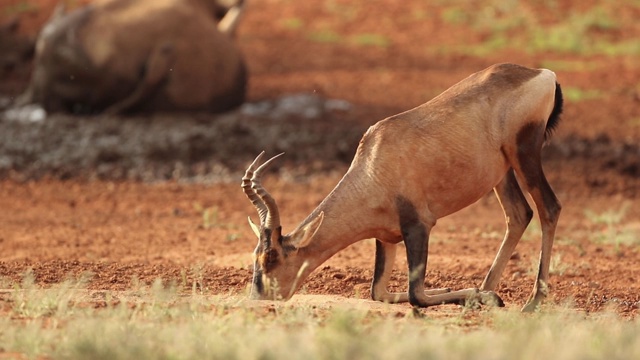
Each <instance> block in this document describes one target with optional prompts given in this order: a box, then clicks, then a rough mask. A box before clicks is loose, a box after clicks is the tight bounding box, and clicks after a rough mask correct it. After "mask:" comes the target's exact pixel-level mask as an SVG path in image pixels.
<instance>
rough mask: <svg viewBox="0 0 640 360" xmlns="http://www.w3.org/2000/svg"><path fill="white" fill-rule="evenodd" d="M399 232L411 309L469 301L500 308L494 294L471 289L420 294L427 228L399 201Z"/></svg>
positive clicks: (406, 203)
mask: <svg viewBox="0 0 640 360" xmlns="http://www.w3.org/2000/svg"><path fill="white" fill-rule="evenodd" d="M398 210H399V211H398V212H399V215H400V229H401V231H402V237H403V239H404V243H405V246H406V249H407V262H408V264H409V294H408V297H409V303H411V305H413V306H419V307H428V306H432V305H440V304H451V303H455V304H466V303H467V302H468V301H469V300H472V301H473V302H479V303H481V304H490V305H497V306H504V303H503V301H502V299H500V297H499V296H498V295H496V294H495V293H494V292H492V291H490V292H480V291H479V290H478V289H475V288H471V289H465V290H458V291H452V292H447V293H443V294H436V295H429V294H425V291H424V278H425V273H426V267H427V259H428V254H429V232H430V228H428V227H427V226H426V225H425V224H424V223H423V222H422V221H420V219H419V217H418V213H417V211H416V209H415V207H414V206H413V205H412V204H411V203H408V201H406V200H405V201H402V202H401V203H399V204H398Z"/></svg>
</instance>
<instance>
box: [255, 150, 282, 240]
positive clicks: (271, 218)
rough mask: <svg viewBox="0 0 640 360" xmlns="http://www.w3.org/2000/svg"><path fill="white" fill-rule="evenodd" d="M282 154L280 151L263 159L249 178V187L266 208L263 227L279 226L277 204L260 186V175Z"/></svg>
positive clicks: (272, 227) (273, 227) (274, 227)
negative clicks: (267, 158)
mask: <svg viewBox="0 0 640 360" xmlns="http://www.w3.org/2000/svg"><path fill="white" fill-rule="evenodd" d="M282 155H284V153H280V154H278V155H276V156H274V157H272V158H271V159H269V160H267V161H265V162H264V164H262V165H260V167H259V168H257V169H256V170H255V171H254V173H253V177H252V178H251V188H252V189H253V191H254V193H255V194H256V195H257V196H258V197H260V199H262V201H263V203H264V206H265V207H266V208H267V215H266V218H265V220H264V223H263V225H264V227H265V228H267V229H272V230H273V229H276V228H278V227H280V212H279V211H278V205H276V201H275V200H274V199H273V197H272V196H271V195H270V194H269V193H268V192H267V190H265V189H264V187H262V184H261V183H260V178H261V177H262V174H263V173H264V171H265V170H266V169H267V168H268V167H269V165H271V163H272V162H273V161H274V160H275V159H277V158H279V157H280V156H282Z"/></svg>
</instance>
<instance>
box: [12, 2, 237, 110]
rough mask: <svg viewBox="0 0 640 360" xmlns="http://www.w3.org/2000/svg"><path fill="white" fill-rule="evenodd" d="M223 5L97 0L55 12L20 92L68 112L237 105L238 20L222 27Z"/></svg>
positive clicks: (50, 107)
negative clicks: (235, 35) (235, 39)
mask: <svg viewBox="0 0 640 360" xmlns="http://www.w3.org/2000/svg"><path fill="white" fill-rule="evenodd" d="M238 4H240V5H238V6H237V7H238V8H241V4H242V1H239V2H238ZM223 10H225V8H224V7H223V5H220V4H219V3H218V2H217V1H216V0H140V1H132V0H102V1H98V2H95V3H92V4H90V5H88V6H87V7H84V8H81V9H78V10H76V11H74V12H71V13H69V14H61V15H59V16H56V17H54V18H53V19H51V20H50V21H49V23H48V24H47V25H46V26H45V28H44V30H43V32H42V34H41V35H40V37H39V40H38V46H37V54H36V62H35V73H34V76H33V79H32V82H31V85H30V89H29V90H28V92H27V94H26V95H25V97H24V99H25V100H28V101H31V102H38V103H42V104H43V105H44V107H45V109H47V110H49V111H69V112H102V111H106V112H110V113H126V112H131V111H173V110H209V111H214V112H219V111H226V110H228V109H231V108H233V107H236V106H238V105H239V104H241V103H242V102H243V101H244V96H245V88H246V73H245V71H246V69H245V65H244V61H243V59H242V56H241V54H240V52H239V50H238V49H237V47H236V46H235V45H234V43H233V40H232V36H233V31H235V26H236V25H237V24H235V23H234V24H227V25H225V26H228V27H229V26H230V27H232V28H229V29H226V28H225V29H224V30H222V31H221V29H220V28H219V22H220V21H222V20H223V19H221V18H219V16H220V14H222V13H224V11H223ZM226 10H230V9H226ZM234 20H237V18H235V17H234ZM225 31H228V32H229V33H225ZM25 100H23V102H24V101H25Z"/></svg>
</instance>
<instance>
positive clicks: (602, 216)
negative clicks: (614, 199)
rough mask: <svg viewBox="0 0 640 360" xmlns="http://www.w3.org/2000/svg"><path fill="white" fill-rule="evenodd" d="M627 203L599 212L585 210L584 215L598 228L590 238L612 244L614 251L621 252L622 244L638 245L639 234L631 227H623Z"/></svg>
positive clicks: (639, 242)
mask: <svg viewBox="0 0 640 360" xmlns="http://www.w3.org/2000/svg"><path fill="white" fill-rule="evenodd" d="M628 208H629V205H628V204H627V205H625V206H622V207H621V208H620V209H617V210H615V209H610V210H607V211H604V212H601V213H596V212H594V211H591V210H585V212H584V215H585V217H586V218H587V219H588V220H589V221H590V222H592V223H593V224H595V225H598V226H599V228H600V231H599V232H596V233H594V234H593V237H592V240H593V241H595V242H599V243H603V244H613V246H614V252H615V253H616V254H617V255H620V254H622V246H623V245H625V246H637V245H640V234H639V233H638V232H637V231H634V230H633V229H631V228H627V227H625V226H624V225H623V224H622V222H623V220H624V219H625V217H626V214H627V211H628Z"/></svg>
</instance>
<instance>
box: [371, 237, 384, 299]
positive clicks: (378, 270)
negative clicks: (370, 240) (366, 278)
mask: <svg viewBox="0 0 640 360" xmlns="http://www.w3.org/2000/svg"><path fill="white" fill-rule="evenodd" d="M386 261H387V259H386V257H385V256H384V247H383V245H382V242H381V241H380V240H378V239H376V263H375V267H374V269H373V284H372V289H373V286H376V284H377V283H378V282H380V278H381V277H382V274H384V266H385V263H386Z"/></svg>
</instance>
